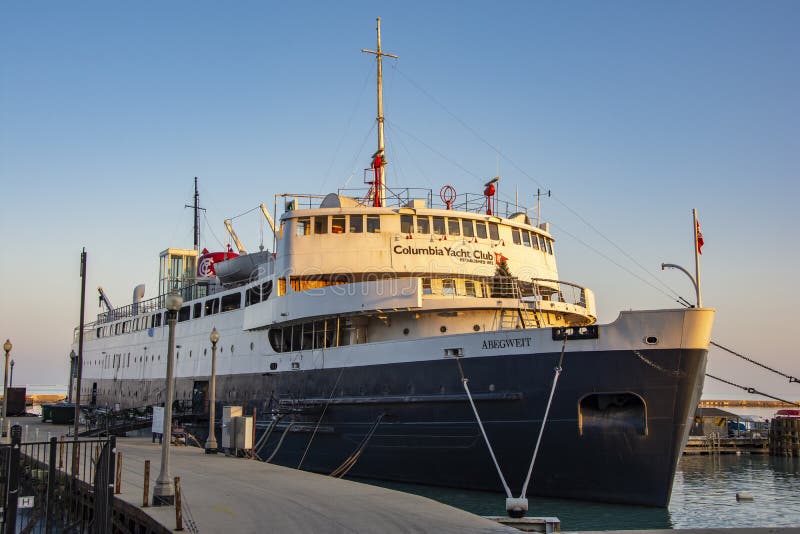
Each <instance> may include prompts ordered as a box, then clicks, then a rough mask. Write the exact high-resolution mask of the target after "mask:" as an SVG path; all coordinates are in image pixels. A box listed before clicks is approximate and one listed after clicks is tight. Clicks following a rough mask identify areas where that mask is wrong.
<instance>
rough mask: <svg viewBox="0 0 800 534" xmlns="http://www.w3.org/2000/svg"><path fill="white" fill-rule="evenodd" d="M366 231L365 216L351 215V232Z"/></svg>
mask: <svg viewBox="0 0 800 534" xmlns="http://www.w3.org/2000/svg"><path fill="white" fill-rule="evenodd" d="M363 231H364V216H363V215H351V216H350V232H351V233H353V234H360V233H361V232H363Z"/></svg>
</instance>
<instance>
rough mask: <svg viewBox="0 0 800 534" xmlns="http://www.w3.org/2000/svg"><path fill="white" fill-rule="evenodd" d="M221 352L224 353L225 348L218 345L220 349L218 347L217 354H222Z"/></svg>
mask: <svg viewBox="0 0 800 534" xmlns="http://www.w3.org/2000/svg"><path fill="white" fill-rule="evenodd" d="M223 352H225V347H223V346H222V345H220V347H219V353H220V354H222V353H223Z"/></svg>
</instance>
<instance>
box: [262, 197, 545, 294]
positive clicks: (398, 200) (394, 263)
mask: <svg viewBox="0 0 800 534" xmlns="http://www.w3.org/2000/svg"><path fill="white" fill-rule="evenodd" d="M402 191H403V194H393V195H388V196H387V197H386V202H385V203H384V206H383V207H372V206H370V205H368V202H367V201H366V200H364V199H362V198H359V197H354V196H345V195H343V194H342V191H340V192H339V194H330V195H328V196H326V197H321V196H315V195H280V196H281V197H284V198H285V199H287V202H286V205H287V210H286V211H285V212H284V213H283V214H282V215H281V217H280V228H279V230H278V236H277V264H276V267H277V272H281V273H287V274H291V276H292V277H297V278H318V277H327V276H331V275H341V276H346V277H348V278H351V279H352V278H353V277H355V279H358V278H359V276H360V275H369V274H372V273H393V274H397V275H401V276H402V275H409V274H431V273H435V274H459V275H465V276H492V275H494V274H495V273H496V270H497V267H498V266H499V265H500V263H501V262H503V261H505V262H506V264H507V267H508V269H509V270H510V273H511V274H512V275H513V276H515V277H517V278H519V279H521V280H530V279H532V278H548V279H557V278H558V272H557V268H556V261H555V256H554V252H553V242H554V239H553V237H552V236H551V235H550V232H549V231H548V230H549V228H548V224H547V223H540V224H535V222H534V221H531V219H530V217H529V216H528V214H527V213H528V212H529V210H527V209H526V208H524V207H522V206H517V205H514V204H512V203H508V202H497V205H496V206H493V208H494V209H493V210H492V213H491V214H487V211H488V210H487V206H486V199H485V198H483V197H479V196H478V195H470V194H465V195H459V196H456V197H455V198H454V199H453V201H452V202H451V203H450V206H449V208H450V209H448V206H446V205H445V204H444V203H441V204H439V203H437V202H435V201H434V200H433V199H434V196H433V194H432V191H430V190H411V189H404V190H402ZM480 199H482V202H481V200H480ZM512 210H513V211H512Z"/></svg>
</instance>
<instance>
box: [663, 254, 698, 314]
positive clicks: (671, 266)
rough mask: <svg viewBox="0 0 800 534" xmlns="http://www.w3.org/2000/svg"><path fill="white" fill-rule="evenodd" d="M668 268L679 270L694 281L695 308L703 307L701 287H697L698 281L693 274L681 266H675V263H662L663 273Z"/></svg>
mask: <svg viewBox="0 0 800 534" xmlns="http://www.w3.org/2000/svg"><path fill="white" fill-rule="evenodd" d="M667 267H670V268H672V269H678V270H679V271H683V273H684V274H685V275H686V276H688V277H689V280H691V281H692V285H693V286H694V292H695V295H696V296H697V304H696V305H695V307H697V308H699V307H700V306H701V305H702V301H701V300H700V286H698V285H697V280H696V279H695V277H694V276H692V273H690V272H689V271H687V270H686V269H684V268H683V267H681V266H680V265H675V264H674V263H662V264H661V270H662V271H663V270H665V269H666V268H667Z"/></svg>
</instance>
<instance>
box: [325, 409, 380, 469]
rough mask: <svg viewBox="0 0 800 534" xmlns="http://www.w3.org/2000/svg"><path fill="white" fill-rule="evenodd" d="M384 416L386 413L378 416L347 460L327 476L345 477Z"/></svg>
mask: <svg viewBox="0 0 800 534" xmlns="http://www.w3.org/2000/svg"><path fill="white" fill-rule="evenodd" d="M384 415H386V412H383V413H381V414H380V415H379V416H378V419H377V420H376V421H375V423H374V424H373V425H372V428H370V429H369V432H367V434H366V435H365V436H364V439H362V440H361V443H360V444H359V445H358V447H356V450H355V452H353V454H351V455H350V456H348V457H347V459H345V461H344V462H342V464H341V465H340V466H339V467H337V468H336V469H334V470H333V471H331V473H330V475H329V476H332V477H336V478H342V477H344V476H345V475H347V473H349V472H350V470H351V469H352V468H353V466H354V465H356V462H357V461H358V459H359V458H361V455H362V454H363V453H364V450H365V449H366V448H367V444H368V443H369V440H370V439H371V438H372V435H373V434H375V430H376V429H377V428H378V425H379V424H380V423H381V420H382V419H383V416H384Z"/></svg>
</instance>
